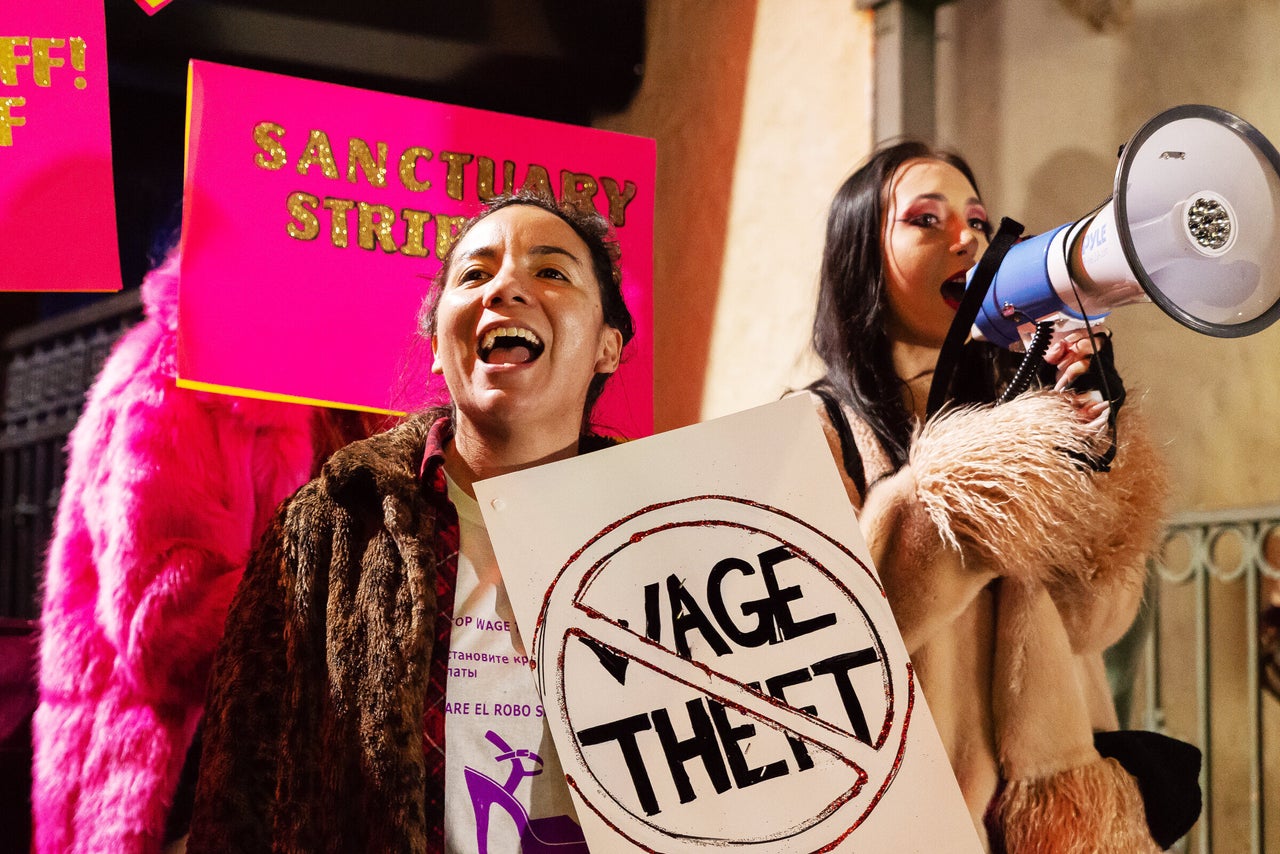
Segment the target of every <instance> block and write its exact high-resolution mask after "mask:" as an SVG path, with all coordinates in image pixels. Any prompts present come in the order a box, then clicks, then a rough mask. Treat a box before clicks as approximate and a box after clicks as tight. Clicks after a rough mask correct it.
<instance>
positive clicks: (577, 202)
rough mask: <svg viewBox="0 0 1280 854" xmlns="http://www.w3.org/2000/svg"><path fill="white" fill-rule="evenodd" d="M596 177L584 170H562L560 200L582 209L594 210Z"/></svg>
mask: <svg viewBox="0 0 1280 854" xmlns="http://www.w3.org/2000/svg"><path fill="white" fill-rule="evenodd" d="M597 189H598V187H597V185H596V179H595V178H592V177H591V176H590V175H587V174H584V173H582V172H570V171H569V170H568V169H563V170H561V172H560V201H561V202H564V203H565V204H570V205H573V206H574V207H576V208H577V209H578V210H581V211H594V210H595V205H593V204H592V203H591V200H592V199H594V198H595V196H596V190H597Z"/></svg>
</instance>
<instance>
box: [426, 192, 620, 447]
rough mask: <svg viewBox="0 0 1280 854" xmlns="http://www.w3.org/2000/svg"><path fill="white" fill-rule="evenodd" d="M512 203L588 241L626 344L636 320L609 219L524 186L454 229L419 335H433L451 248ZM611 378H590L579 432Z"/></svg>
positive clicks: (607, 306)
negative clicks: (549, 218) (553, 219)
mask: <svg viewBox="0 0 1280 854" xmlns="http://www.w3.org/2000/svg"><path fill="white" fill-rule="evenodd" d="M513 205H529V206H531V207H535V208H540V209H542V210H544V211H546V212H547V213H550V214H553V215H555V216H557V217H559V218H560V219H561V220H562V221H563V222H564V223H565V224H566V225H568V226H569V227H570V228H572V229H573V231H574V233H575V234H576V235H578V237H579V238H580V239H581V240H582V242H583V243H584V244H586V247H587V253H588V254H589V255H590V257H591V270H592V272H593V273H594V274H595V277H596V283H597V285H598V286H599V288H600V305H601V308H602V309H603V313H604V322H605V325H606V326H612V327H613V328H614V329H616V330H618V331H619V332H620V333H622V346H623V347H624V348H625V347H626V345H627V343H628V342H629V341H630V340H631V339H632V338H634V337H635V334H636V330H635V321H634V320H633V319H632V317H631V310H630V309H629V308H627V302H626V300H625V299H623V296H622V271H621V270H620V269H619V267H618V259H619V257H620V253H619V251H618V244H617V241H616V240H615V238H614V235H613V231H612V230H611V229H610V228H609V222H608V220H606V219H605V218H604V217H603V216H601V215H600V213H599V212H598V211H596V210H595V208H592V207H590V206H582V207H580V206H577V205H573V204H560V203H558V202H556V201H555V200H554V199H550V198H547V197H546V196H543V195H541V194H538V193H533V192H529V191H525V190H522V191H519V192H515V193H509V194H506V195H502V196H498V197H496V198H494V199H492V200H491V201H490V202H489V203H488V204H486V205H485V207H484V209H483V210H481V211H480V213H478V214H476V215H475V216H473V217H472V218H471V219H469V220H467V221H466V222H465V223H463V224H462V227H461V228H459V229H458V233H457V235H456V236H455V237H454V239H453V243H452V245H451V246H450V247H449V252H448V253H447V254H446V255H445V256H444V258H443V259H441V263H440V269H439V270H438V271H437V272H436V275H435V279H434V281H433V282H432V286H431V295H430V296H429V297H427V300H426V302H425V303H423V310H422V314H421V317H420V319H419V323H418V327H419V329H420V330H421V332H422V334H423V335H424V336H425V337H426V338H428V339H430V338H431V336H433V335H435V332H436V320H437V314H438V310H439V305H440V299H439V297H440V293H441V291H443V290H444V283H445V282H446V281H447V280H448V277H449V270H450V269H451V267H452V266H453V253H454V249H455V248H456V247H457V246H458V244H459V243H461V242H462V238H464V237H466V235H467V233H468V232H469V231H471V229H472V228H473V227H474V226H475V224H476V223H478V222H480V221H481V220H482V219H484V218H485V217H487V216H489V215H491V214H493V213H496V212H497V211H500V210H502V209H503V208H509V207H512V206H513ZM611 376H612V374H596V375H595V376H594V377H592V378H591V384H590V385H589V386H588V387H587V402H586V406H584V407H583V411H582V433H583V434H586V433H589V432H590V431H591V412H592V410H593V409H595V405H596V402H597V401H598V400H599V399H600V395H601V394H603V393H604V387H605V384H606V383H607V382H608V381H609V377H611Z"/></svg>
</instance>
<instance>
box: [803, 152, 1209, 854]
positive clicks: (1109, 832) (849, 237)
mask: <svg viewBox="0 0 1280 854" xmlns="http://www.w3.org/2000/svg"><path fill="white" fill-rule="evenodd" d="M990 235H991V226H990V219H989V217H988V214H987V211H986V208H985V206H984V205H983V203H982V199H981V196H980V194H979V192H978V189H977V183H976V182H975V180H974V178H973V173H972V171H971V170H970V168H969V166H968V165H967V164H966V163H965V162H964V160H962V159H961V158H959V157H957V156H954V155H951V154H947V153H942V152H938V151H936V150H934V149H933V148H931V147H929V146H927V145H925V144H923V143H919V142H903V143H899V144H896V145H891V146H888V147H885V148H882V149H881V150H879V151H877V152H876V153H875V154H873V155H872V156H871V158H870V159H869V160H867V161H866V163H865V164H864V165H863V166H862V167H861V168H860V169H858V170H857V171H856V172H855V173H854V174H853V175H852V176H851V177H850V178H849V179H848V180H847V181H846V182H845V183H844V185H843V186H842V187H841V188H840V189H839V191H838V192H837V193H836V196H835V199H834V201H833V202H832V205H831V211H830V216H829V218H828V223H827V242H826V249H825V251H824V256H823V264H822V272H821V278H820V290H819V299H818V310H817V316H816V319H815V321H814V331H813V341H814V346H815V349H816V350H817V352H818V354H819V356H821V358H822V359H823V361H824V363H825V365H826V374H825V376H823V378H822V379H820V380H819V381H817V382H816V383H814V384H813V385H812V386H810V387H809V391H810V393H811V394H812V395H813V397H814V404H815V406H816V407H817V409H818V411H819V414H820V416H821V417H822V419H823V423H824V428H825V429H826V431H827V435H828V439H829V441H830V443H831V447H832V453H833V455H834V456H835V458H836V461H837V463H838V464H839V466H840V469H841V474H842V475H843V477H844V480H845V486H846V489H847V491H848V493H849V499H850V501H851V502H852V503H853V506H854V508H855V510H856V512H857V513H858V514H859V521H860V524H861V527H862V530H863V533H864V536H865V537H866V540H867V543H868V545H869V547H870V549H871V554H872V557H873V558H874V560H875V565H876V568H877V571H878V572H879V574H880V577H881V579H882V581H883V583H884V586H885V590H886V594H887V596H888V598H889V603H890V605H891V606H892V608H893V611H894V615H895V618H896V619H897V621H898V625H899V628H900V630H901V632H902V636H903V639H904V641H905V642H906V645H907V650H908V652H909V653H910V655H911V658H912V662H913V665H914V667H915V668H916V672H917V673H918V675H919V678H920V684H921V687H922V689H923V693H924V696H925V699H926V700H927V702H928V704H929V707H930V710H931V711H932V714H933V717H934V720H935V722H936V724H937V727H938V730H939V733H940V734H941V736H942V740H943V742H944V744H945V745H946V747H947V751H948V756H949V758H950V760H951V763H952V766H953V769H954V771H955V773H956V777H957V780H958V782H959V785H960V789H961V792H962V794H963V796H964V798H965V800H966V802H967V804H968V806H969V810H970V813H971V815H972V818H973V821H974V824H975V826H976V827H977V829H978V833H979V835H980V837H981V838H982V840H983V842H984V844H985V845H986V846H987V847H988V849H989V850H991V851H996V852H1003V851H1008V852H1024V851H1037V852H1040V851H1054V852H1094V854H1097V852H1128V854H1132V852H1150V851H1156V850H1159V847H1158V845H1157V842H1156V841H1154V840H1153V835H1154V836H1155V837H1156V838H1157V839H1159V840H1160V841H1161V842H1164V843H1165V844H1170V843H1171V842H1172V841H1173V840H1172V839H1168V838H1167V834H1168V833H1169V832H1173V833H1175V834H1176V835H1181V833H1182V832H1185V830H1186V829H1187V828H1189V826H1190V824H1189V823H1187V824H1186V825H1185V826H1177V827H1175V828H1174V829H1173V830H1172V831H1169V829H1168V828H1167V827H1166V826H1163V825H1161V823H1160V821H1159V820H1158V817H1157V816H1155V813H1156V810H1154V809H1152V808H1151V805H1148V806H1147V807H1146V808H1144V803H1143V797H1142V794H1141V792H1140V790H1139V786H1138V785H1137V782H1136V780H1135V778H1134V777H1133V776H1131V775H1130V774H1129V773H1128V772H1127V771H1126V769H1125V768H1124V767H1122V765H1121V764H1120V763H1119V762H1118V761H1117V760H1116V759H1115V758H1110V757H1104V756H1103V755H1101V754H1100V753H1099V751H1098V749H1096V748H1095V743H1094V732H1095V731H1113V730H1117V729H1119V722H1118V720H1117V716H1116V713H1115V710H1114V706H1113V703H1112V700H1111V697H1110V694H1109V692H1108V689H1107V684H1106V680H1105V674H1104V671H1103V665H1102V656H1101V654H1102V651H1103V650H1104V649H1105V648H1106V647H1108V646H1109V645H1110V644H1112V643H1114V642H1115V641H1116V640H1118V639H1119V638H1120V637H1121V635H1122V634H1123V633H1124V631H1125V629H1126V628H1127V627H1128V626H1129V625H1130V623H1131V622H1132V620H1133V618H1134V616H1135V614H1136V611H1137V607H1138V604H1139V600H1140V598H1141V594H1142V586H1143V584H1142V582H1143V578H1144V575H1145V558H1146V555H1147V554H1148V552H1149V550H1150V549H1152V548H1153V547H1154V546H1155V539H1156V535H1157V532H1158V528H1159V520H1160V508H1161V503H1162V499H1163V491H1164V485H1163V477H1162V474H1161V472H1162V466H1161V465H1160V463H1159V460H1158V458H1157V456H1156V454H1155V452H1154V450H1153V449H1152V448H1151V447H1150V445H1149V443H1148V441H1147V439H1146V436H1145V435H1144V433H1143V432H1142V430H1141V429H1140V427H1138V426H1137V425H1136V424H1135V419H1134V414H1135V413H1134V412H1133V406H1132V405H1130V406H1129V407H1126V409H1125V411H1124V412H1123V413H1118V415H1119V418H1120V421H1119V429H1118V433H1117V435H1118V436H1119V444H1120V446H1119V447H1118V453H1117V454H1116V457H1115V463H1114V464H1113V465H1112V466H1111V470H1109V471H1094V468H1099V469H1105V468H1106V466H1105V464H1099V462H1098V457H1099V455H1100V453H1101V451H1102V449H1103V448H1104V447H1106V446H1107V445H1108V443H1107V442H1106V437H1101V438H1100V436H1099V432H1098V426H1097V425H1098V423H1099V419H1101V420H1103V421H1105V416H1106V414H1107V412H1108V409H1107V408H1108V406H1109V405H1110V406H1116V407H1118V406H1119V404H1120V400H1119V399H1117V400H1115V401H1114V402H1111V403H1109V402H1108V401H1106V400H1103V399H1102V398H1101V396H1100V395H1098V394H1096V393H1093V392H1092V390H1093V389H1097V388H1098V387H1099V381H1098V374H1099V373H1100V372H1102V371H1106V372H1107V373H1106V382H1105V387H1107V388H1110V389H1111V390H1113V391H1115V390H1119V389H1122V388H1123V386H1122V385H1121V384H1120V379H1119V377H1118V376H1116V375H1115V373H1114V367H1113V362H1112V358H1111V353H1110V347H1109V345H1108V344H1101V345H1099V346H1100V349H1099V352H1098V353H1095V352H1094V345H1093V342H1092V341H1091V340H1090V339H1089V337H1088V336H1087V335H1084V334H1075V335H1071V336H1069V337H1067V338H1065V339H1064V340H1063V341H1061V342H1059V343H1057V344H1055V345H1053V346H1052V347H1050V349H1049V350H1048V352H1047V353H1046V354H1045V361H1046V362H1047V368H1046V369H1045V370H1044V371H1042V372H1041V377H1040V382H1041V383H1042V384H1043V385H1044V386H1045V388H1041V389H1036V390H1032V391H1029V392H1026V393H1025V394H1022V395H1020V396H1017V397H1014V399H1013V400H1011V401H1009V402H1007V403H1004V404H1002V405H999V406H993V405H992V402H993V401H995V400H996V399H997V394H998V393H999V392H1000V391H1001V385H1002V384H1003V383H1005V382H1006V381H1007V380H1008V379H1009V378H1010V376H1011V375H1012V373H1013V370H1012V369H1013V368H1014V367H1016V362H1015V357H1014V356H1013V355H1012V354H1010V353H1008V352H1006V351H1004V350H1001V349H999V348H996V347H994V346H992V345H989V344H985V343H982V342H971V343H970V344H969V345H967V346H966V348H965V351H964V354H963V356H962V357H961V359H960V360H959V366H958V368H957V371H956V379H955V382H954V383H953V384H952V386H951V397H950V399H951V405H950V407H949V408H946V409H944V411H943V413H942V414H941V415H940V416H939V417H936V418H932V419H926V405H927V401H928V398H929V392H930V387H931V383H932V379H933V374H934V371H935V366H936V364H937V361H938V357H939V354H940V351H941V348H942V345H943V343H944V341H945V339H946V337H947V334H948V331H949V329H950V327H951V325H952V322H953V320H954V319H955V317H956V311H957V307H958V306H959V304H960V300H961V297H962V296H963V294H964V289H965V281H966V275H967V274H968V272H969V270H970V269H971V268H972V267H973V266H974V265H975V264H977V262H978V259H979V258H980V257H981V255H982V252H983V251H984V250H985V249H986V247H987V243H988V241H989V239H990ZM926 421H927V423H926ZM1148 812H1150V813H1151V815H1148ZM1149 818H1150V819H1152V820H1151V821H1150V822H1148V819H1149ZM1184 818H1185V816H1180V817H1179V819H1184ZM1191 820H1192V821H1194V816H1192V817H1191ZM1174 824H1175V825H1176V824H1177V822H1175V823H1174ZM1174 838H1176V836H1175V837H1174Z"/></svg>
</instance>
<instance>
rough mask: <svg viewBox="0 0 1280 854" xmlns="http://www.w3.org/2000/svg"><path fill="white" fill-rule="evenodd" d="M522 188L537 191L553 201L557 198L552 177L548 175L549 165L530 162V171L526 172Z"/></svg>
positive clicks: (532, 191)
mask: <svg viewBox="0 0 1280 854" xmlns="http://www.w3.org/2000/svg"><path fill="white" fill-rule="evenodd" d="M520 189H522V190H528V191H529V192H531V193H536V194H538V195H539V196H542V197H543V198H544V199H549V200H550V201H553V202H554V201H555V200H556V197H555V193H553V192H551V177H550V176H549V175H547V167H545V166H539V165H538V164H537V163H530V164H529V171H528V172H526V173H525V175H524V184H522V185H521V186H520Z"/></svg>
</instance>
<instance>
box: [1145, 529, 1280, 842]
mask: <svg viewBox="0 0 1280 854" xmlns="http://www.w3.org/2000/svg"><path fill="white" fill-rule="evenodd" d="M1278 558H1280V506H1275V507H1262V508H1251V509H1244V510H1235V511H1225V512H1213V513H1188V514H1183V515H1181V516H1178V517H1176V518H1175V519H1174V520H1173V521H1172V522H1171V523H1170V524H1169V525H1168V527H1167V529H1166V532H1165V537H1164V542H1163V547H1162V549H1161V551H1160V553H1159V554H1158V555H1157V557H1156V558H1155V559H1154V560H1153V561H1152V563H1153V567H1154V573H1153V582H1154V583H1153V584H1152V585H1151V588H1150V592H1149V596H1148V604H1149V607H1150V611H1149V617H1150V633H1149V636H1148V638H1147V642H1146V649H1145V666H1144V668H1143V671H1144V672H1143V676H1142V681H1143V682H1144V683H1145V684H1144V691H1143V695H1144V698H1143V701H1142V703H1141V706H1140V711H1141V720H1140V725H1141V726H1142V727H1143V728H1144V729H1150V730H1154V731H1157V732H1167V733H1169V734H1170V735H1173V736H1175V737H1177V738H1181V739H1182V740H1184V741H1190V742H1192V743H1194V744H1196V746H1198V747H1199V748H1200V749H1201V751H1202V752H1203V755H1204V760H1203V765H1202V770H1201V778H1200V784H1201V791H1202V792H1203V793H1204V806H1203V811H1202V813H1201V817H1200V821H1199V822H1198V823H1197V825H1196V827H1195V828H1194V829H1193V831H1192V833H1191V834H1189V835H1188V838H1187V839H1185V840H1184V841H1183V843H1182V844H1183V848H1184V849H1185V850H1188V851H1194V852H1196V854H1210V852H1212V851H1214V850H1215V846H1216V849H1217V850H1222V851H1228V852H1231V854H1236V852H1245V851H1249V852H1252V854H1262V852H1264V851H1265V850H1266V847H1267V840H1268V834H1267V824H1268V821H1267V819H1268V816H1267V799H1266V797H1265V792H1266V788H1267V776H1268V774H1267V770H1268V762H1270V763H1271V764H1272V767H1271V771H1272V773H1273V774H1274V773H1275V763H1276V757H1275V756H1271V757H1268V754H1267V752H1266V749H1267V746H1268V745H1267V743H1266V742H1267V739H1266V735H1267V728H1266V727H1265V726H1264V719H1266V720H1270V719H1271V716H1272V715H1275V716H1277V717H1278V718H1280V707H1277V706H1276V698H1275V697H1273V696H1272V695H1271V694H1270V693H1268V692H1267V691H1266V690H1264V686H1263V681H1262V678H1261V670H1260V666H1261V662H1260V657H1261V653H1260V646H1259V623H1260V613H1261V612H1262V610H1264V609H1265V608H1266V607H1267V604H1268V602H1267V597H1266V596H1264V595H1263V594H1264V588H1265V587H1266V586H1267V585H1268V584H1275V583H1276V582H1277V581H1280V565H1277V559H1278ZM1188 633H1190V634H1191V635H1192V637H1191V638H1188V637H1186V635H1187V634H1188ZM1268 707H1270V708H1268ZM1273 729H1274V727H1273ZM1273 748H1274V746H1273ZM1242 795H1243V796H1246V797H1245V799H1244V800H1243V801H1242V800H1241V796H1242ZM1275 809H1276V808H1275V807H1274V806H1273V807H1272V815H1271V823H1272V824H1273V825H1274V824H1275V823H1276V821H1275V819H1276V813H1275ZM1224 813H1225V814H1224ZM1246 813H1247V817H1246V816H1245V815H1244V814H1246ZM1277 830H1278V829H1277V828H1276V827H1274V826H1272V828H1271V834H1270V836H1271V842H1272V845H1273V847H1274V846H1275V844H1276V839H1277V836H1278V835H1280V834H1277Z"/></svg>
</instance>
